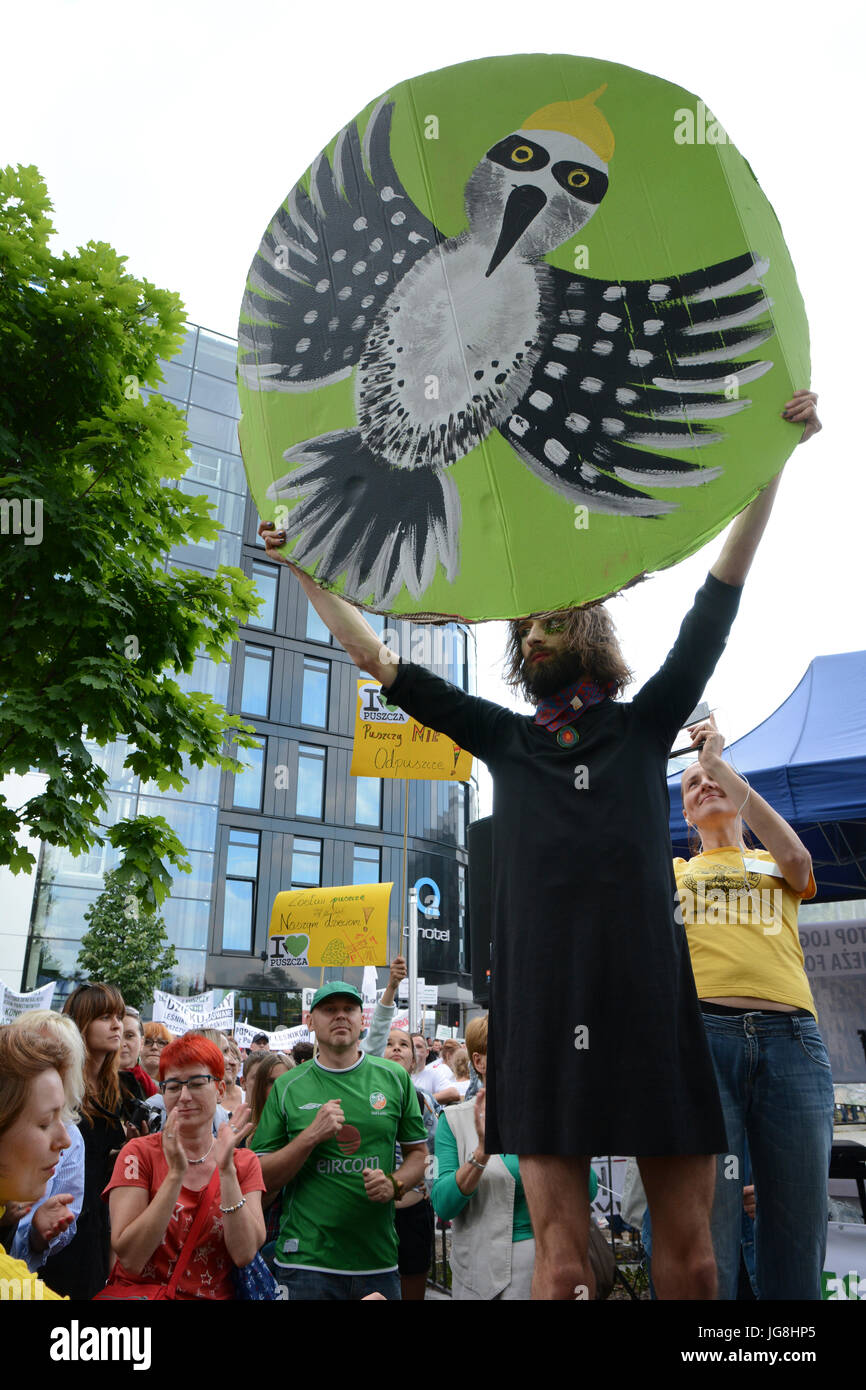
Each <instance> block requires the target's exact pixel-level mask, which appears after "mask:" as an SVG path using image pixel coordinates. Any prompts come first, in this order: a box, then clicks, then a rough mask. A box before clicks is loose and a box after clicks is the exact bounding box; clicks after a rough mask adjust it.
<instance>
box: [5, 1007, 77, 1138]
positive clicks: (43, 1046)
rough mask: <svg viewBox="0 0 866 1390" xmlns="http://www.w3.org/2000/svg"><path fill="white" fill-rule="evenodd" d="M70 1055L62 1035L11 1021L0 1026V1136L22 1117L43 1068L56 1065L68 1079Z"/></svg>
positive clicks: (61, 1076) (54, 1067)
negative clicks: (42, 1031) (39, 1031)
mask: <svg viewBox="0 0 866 1390" xmlns="http://www.w3.org/2000/svg"><path fill="white" fill-rule="evenodd" d="M70 1056H71V1053H70V1049H69V1045H68V1044H67V1043H66V1042H61V1040H60V1038H59V1037H54V1036H48V1035H47V1034H45V1033H37V1032H34V1031H31V1030H30V1029H26V1028H21V1027H17V1026H15V1027H13V1026H12V1025H11V1024H7V1025H6V1026H5V1027H3V1028H0V1136H2V1135H4V1134H5V1133H6V1131H7V1129H11V1128H12V1126H13V1125H14V1123H15V1121H16V1120H17V1119H18V1118H19V1116H20V1115H21V1112H22V1111H23V1110H24V1108H25V1106H26V1105H27V1098H28V1096H29V1095H30V1089H31V1087H32V1085H33V1083H34V1081H35V1080H36V1078H37V1077H39V1076H41V1075H42V1073H43V1072H44V1071H51V1070H52V1069H53V1070H54V1071H56V1072H57V1073H58V1074H59V1076H60V1080H61V1081H63V1082H64V1083H65V1081H66V1074H67V1071H68V1070H69V1064H70Z"/></svg>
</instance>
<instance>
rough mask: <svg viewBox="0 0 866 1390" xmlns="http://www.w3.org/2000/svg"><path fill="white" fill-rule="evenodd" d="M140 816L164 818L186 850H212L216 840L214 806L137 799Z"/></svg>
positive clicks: (157, 799)
mask: <svg viewBox="0 0 866 1390" xmlns="http://www.w3.org/2000/svg"><path fill="white" fill-rule="evenodd" d="M138 813H139V815H140V816H165V818H166V820H167V821H168V823H169V825H170V826H171V828H172V830H173V831H174V832H175V834H176V835H177V837H178V839H179V840H182V841H183V843H184V845H186V848H187V849H205V850H212V849H213V847H214V841H215V839H216V826H217V810H216V807H215V806H196V805H194V804H193V803H191V802H188V801H163V800H161V799H159V798H157V797H151V796H141V797H139V799H138Z"/></svg>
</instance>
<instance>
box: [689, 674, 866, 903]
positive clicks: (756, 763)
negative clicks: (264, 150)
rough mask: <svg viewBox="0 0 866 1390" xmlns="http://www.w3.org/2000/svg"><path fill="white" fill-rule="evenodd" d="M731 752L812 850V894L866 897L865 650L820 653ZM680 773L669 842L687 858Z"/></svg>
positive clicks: (817, 899) (828, 898) (823, 897)
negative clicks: (814, 890)
mask: <svg viewBox="0 0 866 1390" xmlns="http://www.w3.org/2000/svg"><path fill="white" fill-rule="evenodd" d="M726 756H730V758H731V759H732V761H733V763H734V765H735V766H736V768H737V769H738V770H739V771H740V772H742V773H743V775H744V776H745V777H747V778H748V779H749V784H750V785H751V786H752V787H754V789H755V790H756V791H758V792H760V794H761V796H763V797H765V798H766V800H767V801H769V803H770V805H771V806H772V807H773V809H774V810H776V811H778V812H779V814H780V815H781V816H784V817H785V820H787V821H788V822H789V823H790V824H791V825H792V826H793V828H794V829H795V830H796V832H797V834H798V835H799V836H800V838H801V840H802V841H803V843H804V844H805V845H806V847H807V849H808V850H809V853H810V854H811V855H812V862H813V866H814V871H815V881H816V883H817V885H818V893H817V896H816V897H815V898H814V899H813V900H812V901H813V902H816V903H818V902H833V901H836V900H841V899H849V898H866V652H842V653H841V654H840V655H838V656H818V657H815V659H814V661H812V662H811V663H810V665H809V669H808V670H807V671H806V674H805V675H804V676H803V679H802V680H801V681H800V684H799V685H798V686H797V688H796V690H794V691H793V692H792V694H791V695H789V696H788V699H787V700H786V701H785V702H784V704H782V705H780V706H779V708H778V709H777V710H776V711H775V713H773V714H771V715H770V717H769V718H768V719H765V720H764V722H763V724H759V725H758V727H757V728H756V729H753V730H752V732H751V733H749V734H746V735H745V736H744V737H743V738H741V739H738V740H737V742H736V743H734V744H732V745H731V747H730V749H729V750H727V752H726ZM680 777H681V773H680V772H676V773H674V774H672V775H671V776H670V777H669V778H668V786H669V789H670V797H671V818H670V830H671V841H672V842H673V846H674V854H675V855H682V856H683V857H684V858H688V857H689V853H690V851H689V848H688V844H687V840H686V833H685V831H686V826H685V822H684V820H683V806H682V797H681V795H680Z"/></svg>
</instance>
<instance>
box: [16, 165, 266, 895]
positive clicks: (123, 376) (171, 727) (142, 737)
mask: <svg viewBox="0 0 866 1390" xmlns="http://www.w3.org/2000/svg"><path fill="white" fill-rule="evenodd" d="M50 209H51V204H50V202H49V199H48V194H47V190H46V188H45V185H44V183H43V182H42V179H41V178H40V176H39V174H38V172H37V170H36V169H34V168H32V167H30V168H21V167H19V168H18V169H12V168H8V169H6V170H4V171H2V173H0V382H2V389H0V652H2V676H0V781H2V778H3V777H5V776H6V774H7V773H10V772H18V773H24V772H27V771H28V770H30V769H35V770H37V771H39V772H42V773H44V774H45V775H46V777H47V785H46V787H45V790H44V791H43V792H42V793H41V795H38V796H35V797H33V798H32V799H31V800H29V801H28V802H26V803H25V804H24V805H22V806H18V807H12V806H10V805H9V804H8V802H7V800H6V799H5V798H4V797H3V796H2V794H0V864H7V865H9V866H10V868H11V869H12V870H13V872H16V873H17V872H19V871H21V870H24V869H29V868H30V867H32V865H33V862H34V861H33V856H32V854H31V853H30V851H29V850H27V849H26V848H25V847H23V846H21V845H19V844H18V841H17V834H18V832H19V830H21V829H22V828H25V827H26V828H28V829H29V830H30V831H31V833H32V834H33V835H35V836H37V837H39V838H40V839H42V840H45V841H47V842H48V843H49V844H54V845H63V846H65V847H67V848H68V849H70V850H71V851H72V853H73V854H79V853H81V852H83V851H86V850H88V849H90V848H91V847H92V846H94V845H96V844H101V843H103V842H104V840H105V839H108V840H109V841H110V843H111V844H112V845H113V846H115V848H117V849H119V850H120V851H121V853H122V859H121V862H120V866H119V869H118V870H117V873H118V881H119V882H120V883H121V884H125V885H126V886H127V887H128V889H129V890H130V891H131V892H133V893H134V894H136V895H137V896H138V897H139V898H140V901H141V903H142V905H144V906H146V905H150V906H154V905H158V904H159V903H161V902H162V901H163V899H164V898H165V895H166V893H167V891H168V888H169V886H170V883H171V877H170V874H169V872H168V869H167V866H166V864H165V863H164V862H163V861H164V860H168V861H170V862H171V863H172V864H174V865H175V866H178V867H181V868H188V864H187V862H186V860H185V850H184V847H183V845H182V844H181V842H180V840H179V839H178V838H177V836H176V835H175V834H174V831H173V830H172V829H171V828H170V826H169V825H168V823H167V822H166V821H165V819H164V818H163V817H161V816H155V817H139V818H138V819H136V820H134V821H125V822H121V823H120V824H118V825H115V826H112V827H111V828H110V829H104V828H103V827H102V826H101V825H100V817H101V816H102V815H103V813H104V811H105V809H106V807H107V804H108V803H107V797H106V792H105V787H106V783H107V780H108V778H107V774H106V772H105V771H104V770H103V769H102V768H101V767H99V766H98V764H97V763H96V762H95V761H94V759H93V758H92V757H91V754H90V752H89V751H88V749H87V747H86V740H89V741H91V742H94V743H96V744H97V745H101V746H104V745H106V744H109V743H111V742H112V741H113V740H115V739H116V738H118V737H119V736H121V735H125V736H126V737H127V739H128V740H129V754H128V756H127V758H126V763H125V766H126V767H129V768H131V769H133V770H134V771H135V772H136V773H138V774H139V775H140V776H141V777H142V778H146V779H152V780H154V781H155V782H157V784H158V785H159V787H160V789H161V790H166V789H168V788H170V787H171V788H174V789H176V790H180V789H182V787H183V786H184V785H185V778H184V776H183V773H182V768H183V758H184V755H186V756H187V757H188V758H189V762H190V763H191V764H192V766H194V767H199V768H200V767H202V766H204V765H205V764H206V763H209V764H212V765H216V766H218V767H221V768H225V769H228V770H231V771H238V770H240V767H241V764H240V763H239V762H238V761H237V760H236V759H234V758H232V757H230V756H228V755H227V751H226V750H227V748H228V746H229V740H230V739H231V740H233V741H234V742H235V743H237V744H238V745H240V746H241V747H244V746H249V743H250V740H249V737H248V734H249V733H250V732H251V730H249V729H247V727H246V726H245V725H242V724H240V723H238V721H237V720H235V719H232V718H230V717H228V716H227V715H226V713H225V711H224V709H223V708H222V707H221V706H220V705H218V704H216V703H215V701H214V700H212V699H211V697H210V696H208V695H205V694H201V693H192V694H187V693H184V692H183V691H182V690H181V688H180V686H179V685H178V683H177V681H176V680H175V679H174V676H176V675H177V673H178V672H180V671H183V672H189V671H191V669H192V666H193V661H194V659H195V656H196V654H197V653H198V652H203V653H206V654H207V655H208V656H210V657H212V658H213V659H214V660H216V661H221V660H226V659H228V649H229V646H230V643H231V642H232V641H233V640H234V639H235V638H236V636H237V630H238V625H239V624H240V623H244V622H246V620H247V618H248V617H249V616H250V614H251V613H253V612H255V610H256V607H257V605H258V599H257V596H256V594H255V586H254V584H253V582H252V581H251V580H249V579H247V578H246V577H245V576H244V574H243V573H242V571H241V570H239V569H236V568H231V567H228V566H222V567H221V568H220V569H218V570H217V572H216V574H215V575H207V574H202V573H198V572H195V573H193V572H190V571H184V570H180V569H176V568H172V569H166V565H165V557H166V553H167V552H168V550H169V549H170V548H171V547H172V546H175V545H182V544H190V543H194V542H196V541H198V540H202V539H204V540H212V539H214V538H215V537H216V536H217V534H218V532H219V530H220V526H219V524H218V522H217V521H215V520H214V519H212V518H211V515H210V503H209V502H208V500H207V499H206V498H204V497H191V496H188V495H187V494H185V493H184V492H182V491H181V490H180V488H179V487H177V486H176V485H175V484H176V482H177V480H178V479H179V478H180V477H181V476H182V475H183V474H184V473H185V472H186V470H187V468H188V467H189V459H188V457H187V454H186V452H185V448H186V440H185V420H184V417H183V414H182V413H181V411H179V410H178V409H177V407H176V406H174V405H171V404H170V403H169V402H168V401H165V400H162V399H161V398H160V397H158V396H153V397H151V398H150V399H149V400H147V401H145V399H144V398H143V397H142V394H141V389H140V388H141V387H142V386H151V387H154V386H157V385H158V382H159V381H160V380H161V379H162V378H161V373H160V370H159V366H158V362H157V359H158V358H160V357H162V358H164V359H167V358H171V357H172V356H173V355H174V354H175V352H177V350H178V347H179V345H180V342H181V340H182V334H183V323H184V315H183V307H182V305H181V303H180V300H179V299H178V297H177V296H176V295H174V294H172V293H169V292H168V291H165V290H160V289H157V288H156V287H155V286H154V285H151V284H150V283H149V282H148V281H146V280H136V279H134V278H133V277H132V276H131V275H129V274H127V273H126V271H125V269H124V265H125V258H124V257H122V256H119V255H118V254H117V253H116V252H115V251H114V250H113V249H112V248H111V247H110V246H108V245H106V244H105V243H103V242H89V243H88V244H87V245H86V246H84V247H80V248H79V249H78V250H77V251H76V253H75V254H74V255H72V254H69V253H66V252H64V253H63V254H61V255H54V254H53V253H52V252H51V251H50V250H49V247H48V239H49V237H50V236H51V235H52V233H53V227H52V224H51V222H50V220H49V216H48V214H49V211H50ZM238 731H240V732H238Z"/></svg>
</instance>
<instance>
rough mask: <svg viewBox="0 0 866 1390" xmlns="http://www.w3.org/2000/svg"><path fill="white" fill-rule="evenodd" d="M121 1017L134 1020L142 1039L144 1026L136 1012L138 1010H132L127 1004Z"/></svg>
mask: <svg viewBox="0 0 866 1390" xmlns="http://www.w3.org/2000/svg"><path fill="white" fill-rule="evenodd" d="M123 1017H124V1018H134V1019H135V1021H136V1023H137V1024H138V1031H139V1034H140V1035H141V1037H144V1024H143V1023H142V1021H141V1014H140V1013H139V1012H138V1009H133V1008H131V1007H130V1005H129V1004H127V1006H126V1008H125V1010H124V1013H123Z"/></svg>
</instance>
